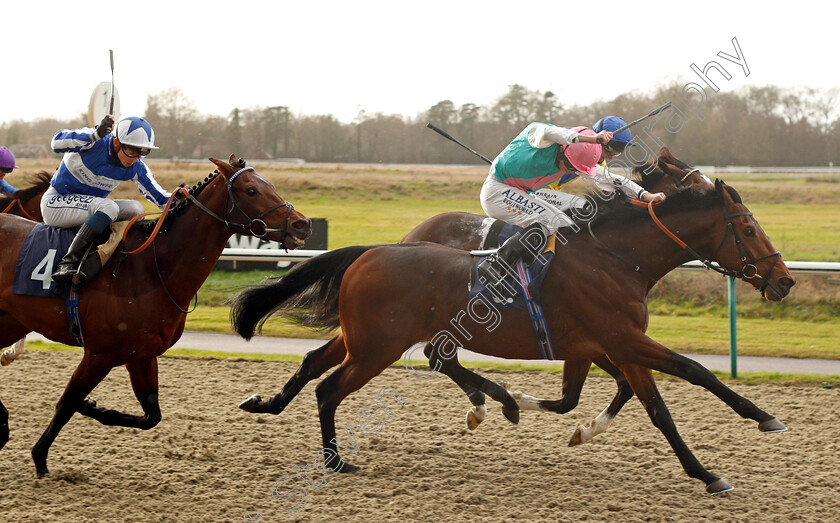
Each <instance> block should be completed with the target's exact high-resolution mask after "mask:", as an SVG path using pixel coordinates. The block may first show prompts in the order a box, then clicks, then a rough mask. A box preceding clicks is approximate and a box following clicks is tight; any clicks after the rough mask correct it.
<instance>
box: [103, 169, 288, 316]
mask: <svg viewBox="0 0 840 523" xmlns="http://www.w3.org/2000/svg"><path fill="white" fill-rule="evenodd" d="M253 170H254V168H253V167H245V168H242V169H240V170H238V171H236V172H235V173H234V174H233V176H231V177H230V179H227V178H225V186H226V187H227V195H226V196H225V214H224V217H221V216H219V215H217V214H216V213H215V212H213V211H212V210H210V209H209V208H207V206H205V205H204V204H202V203H201V202H199V201H198V200H197V199H196V198H195V197H194V196H193V195H192V194H191V193H190V191H189V189H187V188H186V187H178V188H177V189H175V191H174V192H173V193H172V195H171V196H170V197H169V200H168V201H167V202H166V206H165V207H164V208H163V210H162V211H157V212H147V213H143V214H139V215H137V216H135V217H133V218H132V219H131V220H130V221H129V222H128V226H127V227H126V228H125V231H124V232H123V236H122V241H123V243H125V240H126V238H127V237H128V231H129V230H130V229H131V227H132V226H133V225H134V224H135V223H136V222H137V221H138V220H140V219H141V218H143V217H145V216H149V215H152V214H160V215H162V216H161V218H160V219H159V220H158V222H157V224H155V228H154V229H153V230H152V233H151V234H150V235H149V237H148V238H147V239H146V241H145V242H143V244H142V245H140V247H138V248H136V249H134V250H132V251H128V252H126V251H123V252H122V255H123V258H125V257H126V256H133V255H135V254H139V253H141V252H143V251H144V250H146V248H148V246H149V245H150V244H151V245H152V252H153V258H154V260H155V272H157V275H158V279H160V283H161V285H162V286H163V290H164V292H165V293H166V296H167V297H168V298H169V300H170V301H171V302H172V303H173V304H174V305H175V307H177V308H178V310H179V311H181V312H183V313H186V314H189V313H190V312H192V311H194V310H195V307H196V306H197V305H198V294H196V296H195V304H194V305H193V308H192V309H189V310H184V309H182V308H181V306H180V305H178V303H177V302H176V301H175V299H174V298H173V297H172V294H170V292H169V289H167V288H166V283H165V282H164V280H163V275H162V274H161V272H160V267H159V266H158V259H157V249H156V248H155V245H154V240H155V238H157V235H158V232H159V231H160V228H161V227H162V226H163V222H164V218H165V216H166V214H167V213H168V212H169V208H170V207H171V206H172V202H173V201H174V200H175V197H176V196H177V195H178V194H184V195H185V196H186V198H187V199H189V200H190V201H191V202H192V203H194V204H195V206H196V207H197V208H199V209H201V210H202V211H204V212H205V213H207V214H208V215H210V216H212V217H213V218H215V219H216V220H218V221H220V222H222V223H224V224H225V228H226V229H230V228H231V227H240V228H241V229H242V230H243V231H248V232H250V233H251V234H252V235H254V236H256V237H258V238H262V237H263V236H265V235H266V234H268V233H270V232H276V231H282V232H283V235H282V237H281V238H280V244H281V245H282V246H283V248H284V249H285V250H286V252H288V251H289V250H288V249H287V248H286V241H285V240H286V234H288V233H287V230H288V226H289V220H290V218H291V215H292V210H293V209H294V208H295V207H294V206H293V205H292V204H291V203H289V202H283V203H281V204H278V205H275V206H274V207H271V208H270V209H268V210H267V211H265V212H263V213H260V214H259V215H258V216H257V217H256V218H251V217H250V216H249V215H248V213H247V212H245V210H243V209H242V207H240V206H239V202H237V200H236V196H235V195H234V194H233V182H234V181H235V180H236V178H237V177H239V175H240V174H242V173H243V172H246V171H253ZM228 201H230V202H231V206H230V209H228ZM280 207H287V208H288V211H287V213H286V221H285V223H284V225H283V228H282V229H269V228H268V226H267V224H266V223H265V221H263V219H262V218H263V217H264V216H265V215H266V214H268V213H270V212H272V211H274V210H276V209H279V208H280ZM234 209H236V210H237V211H239V212H240V213H242V214H243V215H244V216H245V219H247V220H248V223H247V224H246V223H237V222H232V221H229V220H228V214H230V213H231V212H232V211H233V210H234ZM254 224H258V227H259V228H257V229H255V228H254ZM259 224H261V226H259ZM120 263H122V261H120ZM117 270H119V265H118V266H117Z"/></svg>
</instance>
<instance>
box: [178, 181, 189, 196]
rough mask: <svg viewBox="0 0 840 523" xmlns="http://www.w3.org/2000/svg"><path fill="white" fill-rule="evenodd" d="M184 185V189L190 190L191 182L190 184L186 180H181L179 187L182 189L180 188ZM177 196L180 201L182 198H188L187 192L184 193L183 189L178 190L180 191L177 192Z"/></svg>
mask: <svg viewBox="0 0 840 523" xmlns="http://www.w3.org/2000/svg"><path fill="white" fill-rule="evenodd" d="M182 187H183V188H184V189H186V190H187V192H189V190H190V184H188V183H186V182H181V183H180V184H179V185H178V188H179V189H180V188H182ZM175 198H176V199H177V200H178V201H181V200H185V199H186V198H187V195H186V194H184V193H183V192H181V191H178V193H177V195H176V196H175Z"/></svg>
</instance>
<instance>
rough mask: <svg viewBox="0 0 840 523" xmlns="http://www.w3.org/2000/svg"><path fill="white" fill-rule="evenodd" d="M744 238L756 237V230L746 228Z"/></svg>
mask: <svg viewBox="0 0 840 523" xmlns="http://www.w3.org/2000/svg"><path fill="white" fill-rule="evenodd" d="M744 236H755V229H753V228H752V227H746V228H744Z"/></svg>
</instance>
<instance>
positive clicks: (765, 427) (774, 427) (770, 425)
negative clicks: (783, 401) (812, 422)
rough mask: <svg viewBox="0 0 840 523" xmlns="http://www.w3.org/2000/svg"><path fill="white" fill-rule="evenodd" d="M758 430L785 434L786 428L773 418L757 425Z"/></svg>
mask: <svg viewBox="0 0 840 523" xmlns="http://www.w3.org/2000/svg"><path fill="white" fill-rule="evenodd" d="M758 430H760V431H761V432H785V431H786V430H787V427H785V425H784V423H782V422H781V421H779V418H773V419H769V420H767V421H762V422H761V423H759V424H758Z"/></svg>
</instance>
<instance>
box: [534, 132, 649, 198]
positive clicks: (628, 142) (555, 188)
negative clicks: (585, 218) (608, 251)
mask: <svg viewBox="0 0 840 523" xmlns="http://www.w3.org/2000/svg"><path fill="white" fill-rule="evenodd" d="M625 125H627V122H625V121H624V119H623V118H621V117H619V116H607V117H605V118H601V119H600V120H598V121H597V122H595V125H593V126H592V130H593V131H595V132H596V133H600V132H601V131H609V132H611V133H615V131H617V130H618V129H621V128H622V127H624V126H625ZM632 145H635V144H634V143H633V142H632V136H631V135H630V129H624V130H622V131H621V132H619V133H617V134H613V137H612V140H610V141H609V142H608V143H605V144H604V145H603V146H602V150H603V153H602V154H601V158H600V160H599V161H598V166H597V167H596V171H597V174H596V176H595V178H594V181H595V182H596V184H598V186H599V187H600V188H603V189H606V190H614V188H613V187H612V186H614V185H615V184H614V183H613V180H614V179H615V178H616V177H614V176H611V175H610V173H609V171H608V170H607V160H612V159H613V158H616V157H618V156H621V153H623V152H624V149H625V148H626V147H628V146H632ZM576 178H577V175H575V174H573V173H569V176H563V177H562V178H560V179H559V180H557V181H556V182H554V183H550V184H548V185H546V186H545V187H543V188H542V189H540V190H538V191H535V192H534V195H535V196H537V198H540V199H542V200H545V201H547V202H548V203H550V204H552V205H554V206H555V207H559V208H560V209H561V210H563V211H567V210H568V209H569V208H570V207H572V206H573V205H574V206H577V207H580V206H582V205H584V204H585V203H586V201H585V200H584V199H583V198H580V197H578V196H575V195H573V194H569V193H566V192H563V190H562V187H563V186H564V185H566V184H567V183H570V182H572V181H574V180H575V179H576ZM604 182H606V184H604ZM620 182H621V184H622V185H627V188H626V189H629V190H630V191H628V190H626V189H624V190H622V192H624V193H625V194H627V195H628V196H631V197H633V198H635V197H637V196H638V195H639V191H641V187H638V186H637V184H636V183H634V182H632V181H631V180H629V179H626V178H624V179H621V180H620ZM604 185H606V187H604ZM632 191H636V193H635V194H631V192H632Z"/></svg>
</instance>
